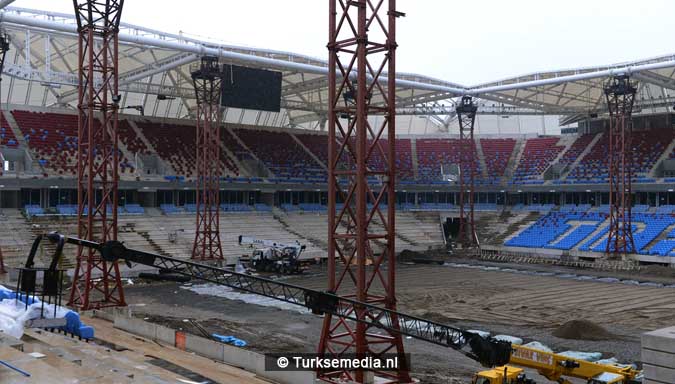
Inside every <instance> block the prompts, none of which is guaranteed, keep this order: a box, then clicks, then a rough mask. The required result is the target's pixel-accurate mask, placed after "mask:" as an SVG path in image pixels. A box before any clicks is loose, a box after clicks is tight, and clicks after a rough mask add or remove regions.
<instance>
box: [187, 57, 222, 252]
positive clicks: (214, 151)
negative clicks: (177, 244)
mask: <svg viewBox="0 0 675 384" xmlns="http://www.w3.org/2000/svg"><path fill="white" fill-rule="evenodd" d="M222 76H223V73H222V69H221V67H220V66H219V64H218V58H217V57H212V56H205V57H203V58H202V60H201V64H200V65H199V67H198V68H195V70H193V71H192V82H193V84H194V87H195V93H196V95H197V129H196V131H197V137H196V138H197V140H196V146H197V148H196V150H197V183H196V184H197V201H196V203H197V223H196V224H197V230H196V233H195V242H194V244H193V246H192V258H193V259H201V260H213V259H218V260H220V259H222V258H223V249H222V247H221V245H220V196H219V195H220V175H221V173H222V172H221V161H220V143H219V141H220V120H221V108H220V94H221V91H222Z"/></svg>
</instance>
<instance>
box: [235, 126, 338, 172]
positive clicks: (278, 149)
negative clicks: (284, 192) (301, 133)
mask: <svg viewBox="0 0 675 384" xmlns="http://www.w3.org/2000/svg"><path fill="white" fill-rule="evenodd" d="M235 134H236V135H237V136H238V137H239V138H240V139H241V140H242V141H243V142H244V144H246V146H247V147H249V148H250V149H251V151H253V152H254V153H255V155H256V156H257V157H258V158H259V159H260V160H261V161H263V162H264V163H265V166H266V167H267V168H269V170H270V171H272V173H273V174H274V177H271V178H269V180H270V181H291V182H300V183H302V182H325V181H326V171H325V169H323V168H322V167H321V165H319V164H318V163H317V162H316V161H314V159H313V158H312V156H310V155H309V153H307V152H306V151H305V150H304V148H302V147H301V146H300V145H298V143H297V142H296V141H295V140H293V138H292V137H291V136H290V135H289V134H288V133H286V132H272V131H265V130H252V129H242V128H239V129H235Z"/></svg>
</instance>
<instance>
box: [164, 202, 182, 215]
mask: <svg viewBox="0 0 675 384" xmlns="http://www.w3.org/2000/svg"><path fill="white" fill-rule="evenodd" d="M159 209H161V210H162V212H163V213H164V214H165V215H176V214H179V213H183V212H185V211H184V210H183V209H182V208H181V207H177V206H175V205H173V204H160V205H159Z"/></svg>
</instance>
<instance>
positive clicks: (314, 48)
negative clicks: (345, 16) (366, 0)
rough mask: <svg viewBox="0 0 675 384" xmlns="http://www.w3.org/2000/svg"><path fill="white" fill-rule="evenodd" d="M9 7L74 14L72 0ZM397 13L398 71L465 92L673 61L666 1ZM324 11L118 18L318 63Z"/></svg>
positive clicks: (222, 8) (445, 4)
mask: <svg viewBox="0 0 675 384" xmlns="http://www.w3.org/2000/svg"><path fill="white" fill-rule="evenodd" d="M13 5H14V6H17V7H26V8H36V9H43V10H53V11H60V12H67V13H72V12H73V9H72V1H70V0H16V1H15V2H14V4H13ZM286 7H288V8H286ZM200 8H210V9H209V10H202V9H200ZM398 8H399V10H400V11H402V12H405V13H406V14H407V17H405V18H403V19H401V20H400V22H399V24H398V42H399V46H400V48H399V51H398V70H399V71H402V72H414V73H420V74H424V75H428V76H433V77H437V78H441V79H444V80H448V81H454V82H457V83H460V84H463V85H474V84H477V83H481V82H487V81H491V80H498V79H501V78H504V77H512V76H516V75H521V74H526V73H530V72H535V71H543V70H554V69H566V68H574V67H585V66H593V65H602V64H612V63H616V62H623V61H630V60H637V59H644V58H648V57H653V56H659V55H664V54H671V53H675V44H673V37H672V27H671V25H672V17H673V15H675V1H672V0H641V1H635V0H564V1H554V0H548V1H547V0H544V1H542V0H538V1H535V0H514V1H505V0H473V1H470V0H469V1H455V0H444V1H441V0H399V1H398ZM327 9H328V0H295V1H278V0H256V1H251V0H249V1H234V0H191V1H188V2H184V1H177V0H126V2H125V10H124V14H123V20H124V21H126V22H129V23H133V24H139V25H143V26H146V27H150V28H155V29H159V30H163V31H166V32H174V33H177V32H178V31H183V32H186V33H188V34H190V35H192V36H209V37H212V38H217V39H219V40H222V41H224V42H227V43H231V44H238V45H246V46H253V47H263V48H270V49H278V50H286V51H292V52H296V53H302V54H307V55H311V56H315V57H321V58H324V57H326V49H325V46H326V41H327ZM461 31H463V32H461Z"/></svg>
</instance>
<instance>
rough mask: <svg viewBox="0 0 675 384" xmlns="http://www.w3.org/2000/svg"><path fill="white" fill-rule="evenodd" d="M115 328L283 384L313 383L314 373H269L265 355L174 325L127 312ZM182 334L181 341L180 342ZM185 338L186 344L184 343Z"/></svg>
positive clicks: (115, 319)
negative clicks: (134, 316)
mask: <svg viewBox="0 0 675 384" xmlns="http://www.w3.org/2000/svg"><path fill="white" fill-rule="evenodd" d="M114 327H115V328H119V329H121V330H123V331H126V332H129V333H133V334H135V335H138V336H142V337H145V338H147V339H151V340H154V341H157V342H161V343H165V344H169V345H173V346H175V347H177V348H181V349H182V348H183V347H184V349H185V350H186V351H190V352H194V353H196V354H198V355H201V356H204V357H208V358H209V359H212V360H215V361H221V362H223V363H225V364H227V365H231V366H234V367H239V368H241V369H244V370H246V371H249V372H253V373H255V374H257V375H259V376H262V377H264V378H266V379H269V380H271V381H273V382H276V383H280V384H310V383H314V382H315V374H314V372H269V371H266V370H265V356H264V355H262V354H260V353H256V352H252V351H248V350H246V349H243V348H238V347H234V346H231V345H227V344H222V343H219V342H216V341H213V340H209V339H206V338H203V337H199V336H193V335H190V334H184V333H182V332H177V331H175V330H173V329H171V328H168V327H165V326H162V325H158V324H153V323H149V322H146V321H143V320H141V319H137V318H133V317H128V316H125V315H116V316H114ZM177 333H178V334H179V339H180V342H177V341H176V334H177ZM183 340H184V344H183Z"/></svg>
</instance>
